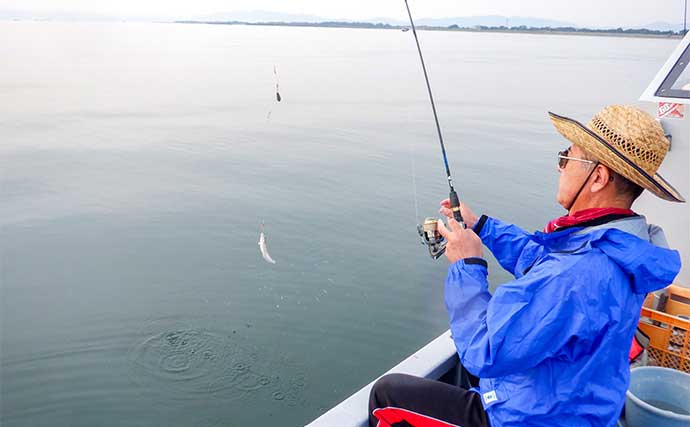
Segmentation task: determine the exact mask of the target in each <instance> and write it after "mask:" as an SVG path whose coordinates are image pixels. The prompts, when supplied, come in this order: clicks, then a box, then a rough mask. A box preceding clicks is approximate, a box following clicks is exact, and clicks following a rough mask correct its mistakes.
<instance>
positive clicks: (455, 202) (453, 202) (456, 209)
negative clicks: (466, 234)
mask: <svg viewBox="0 0 690 427" xmlns="http://www.w3.org/2000/svg"><path fill="white" fill-rule="evenodd" d="M450 209H451V210H452V211H453V218H454V219H455V220H456V221H457V222H459V223H460V226H461V227H462V228H467V225H466V224H465V221H464V220H463V219H462V214H461V213H460V199H458V193H456V192H455V189H453V188H451V190H450Z"/></svg>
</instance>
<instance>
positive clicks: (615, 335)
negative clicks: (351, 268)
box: [369, 106, 685, 427]
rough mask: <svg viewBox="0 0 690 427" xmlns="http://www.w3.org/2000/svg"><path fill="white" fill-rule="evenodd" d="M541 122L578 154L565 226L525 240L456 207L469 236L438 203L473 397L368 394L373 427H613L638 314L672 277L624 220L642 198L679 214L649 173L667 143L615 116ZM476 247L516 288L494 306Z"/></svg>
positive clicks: (654, 241)
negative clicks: (488, 255) (664, 203)
mask: <svg viewBox="0 0 690 427" xmlns="http://www.w3.org/2000/svg"><path fill="white" fill-rule="evenodd" d="M549 114H550V118H551V121H552V122H553V124H554V126H555V127H556V129H557V130H558V132H560V133H561V135H563V136H564V137H565V138H566V139H568V140H569V141H570V142H571V144H572V145H570V147H569V148H568V149H566V150H563V151H561V152H559V153H558V172H559V181H558V194H557V200H558V203H559V204H560V205H561V206H563V207H564V208H565V209H566V211H567V215H565V216H562V217H560V218H557V219H554V220H553V221H551V222H549V223H548V225H547V226H546V227H545V229H544V230H543V232H535V233H533V234H530V233H527V232H526V231H524V230H522V229H520V228H519V227H517V226H515V225H512V224H508V223H504V222H502V221H500V220H498V219H495V218H492V217H488V216H486V215H482V216H481V217H477V216H476V215H475V214H474V213H473V212H472V211H471V210H470V209H469V208H468V207H467V206H465V205H461V206H460V209H461V214H462V217H463V218H464V220H465V223H466V225H467V227H468V228H467V229H465V228H463V227H462V226H461V225H460V224H459V223H458V222H457V221H455V220H454V219H453V215H452V212H451V210H450V206H449V201H448V200H444V201H443V202H441V205H442V207H441V210H440V212H441V213H442V214H443V215H445V216H447V217H448V218H449V219H448V227H446V226H444V225H443V223H439V230H440V232H441V234H442V235H443V236H444V237H445V239H446V240H447V246H446V251H445V254H446V257H447V258H448V260H449V261H450V263H451V266H450V268H449V271H448V277H447V279H446V284H445V301H446V307H447V310H448V315H449V318H450V329H451V332H452V336H453V340H454V342H455V346H456V348H457V352H458V355H459V358H460V362H461V363H462V366H463V367H464V368H465V369H466V370H467V371H468V372H469V373H470V374H472V375H474V376H476V377H478V378H480V380H479V387H478V388H476V387H475V388H473V389H472V390H466V389H463V388H461V387H456V386H452V385H449V384H445V383H441V382H438V381H432V380H428V379H424V378H417V377H412V376H408V375H402V374H393V375H388V376H384V377H383V378H381V379H380V380H379V381H378V382H377V383H376V384H375V385H374V387H373V389H372V392H371V396H370V403H369V410H370V418H369V424H370V426H372V427H374V426H377V425H378V426H381V427H385V426H409V425H412V426H415V427H423V426H463V427H485V426H492V427H513V426H515V427H517V426H520V427H537V426H539V427H542V426H544V427H545V426H578V427H579V426H601V427H606V426H614V425H615V424H616V421H617V420H618V418H619V416H620V414H621V409H622V407H623V403H624V400H625V392H626V390H627V388H628V380H629V366H628V351H629V350H630V343H631V342H632V339H633V334H634V333H635V329H636V326H637V323H638V320H639V315H640V308H641V306H642V302H643V300H644V298H645V295H646V294H647V293H648V292H652V291H655V290H658V289H662V288H664V287H666V286H667V285H669V284H670V283H671V282H672V281H673V279H674V278H675V277H676V275H677V274H678V272H679V270H680V256H679V254H678V252H677V251H674V250H670V249H667V243H666V239H665V237H664V234H663V232H662V231H661V229H659V228H658V227H656V226H650V225H647V223H646V220H645V218H644V217H643V216H641V215H638V214H636V213H635V212H633V211H632V210H631V206H632V204H633V202H634V201H635V199H636V198H637V197H639V195H640V193H642V191H643V190H648V191H650V192H652V193H653V194H654V195H656V196H658V197H660V198H662V199H664V200H668V201H673V202H684V201H685V200H684V199H683V197H682V196H681V195H680V194H679V193H678V192H677V191H676V190H675V189H674V188H673V187H672V186H671V185H670V184H669V183H667V182H666V181H665V180H664V179H663V178H662V177H661V176H659V175H658V174H657V173H656V172H657V170H658V168H659V166H660V165H661V162H662V161H663V159H664V157H665V155H666V153H667V151H668V149H669V142H668V140H667V138H666V137H665V135H664V132H663V129H662V128H661V126H660V125H659V123H657V122H656V121H655V120H654V119H653V118H652V117H651V116H649V115H648V114H646V113H644V112H643V111H641V110H639V109H637V108H635V107H631V106H609V107H606V108H604V109H603V110H602V111H600V112H599V113H598V114H597V115H595V116H594V118H593V119H592V120H591V121H590V122H589V123H588V124H587V126H585V125H583V124H581V123H579V122H577V121H575V120H573V119H570V118H567V117H563V116H559V115H557V114H553V113H549ZM482 243H483V244H484V245H485V246H486V247H487V248H488V249H489V250H490V251H491V252H492V253H493V254H494V256H495V257H496V259H497V260H498V262H499V263H500V264H501V266H502V267H503V268H505V269H506V270H507V271H509V272H510V273H511V274H513V275H514V276H515V280H513V281H510V282H508V283H505V284H503V285H501V286H499V287H498V288H497V289H496V291H495V292H494V294H493V295H492V294H490V293H489V291H488V282H487V263H486V261H485V260H484V259H483V257H482V255H483V252H482Z"/></svg>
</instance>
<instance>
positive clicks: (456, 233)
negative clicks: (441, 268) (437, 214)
mask: <svg viewBox="0 0 690 427" xmlns="http://www.w3.org/2000/svg"><path fill="white" fill-rule="evenodd" d="M475 221H476V218H475ZM468 225H469V224H468ZM448 226H449V227H450V229H448V228H446V226H445V225H444V224H443V221H441V220H439V221H438V231H439V233H441V236H443V237H445V238H446V241H447V243H446V258H448V260H449V261H450V263H451V264H454V263H455V262H456V261H457V260H460V259H463V258H471V257H479V258H481V257H482V255H483V249H482V241H481V239H480V238H479V236H477V234H475V232H474V231H472V229H471V228H462V227H461V226H460V224H459V223H458V222H457V221H456V220H454V219H453V218H450V219H448Z"/></svg>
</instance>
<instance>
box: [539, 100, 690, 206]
mask: <svg viewBox="0 0 690 427" xmlns="http://www.w3.org/2000/svg"><path fill="white" fill-rule="evenodd" d="M549 116H550V118H551V121H552V122H553V125H554V126H555V127H556V130H558V132H560V133H561V135H563V136H564V137H565V138H566V139H568V140H570V141H571V142H572V143H573V144H575V145H577V146H578V147H580V148H581V149H583V150H584V151H586V152H587V153H589V154H591V155H592V156H594V158H596V159H597V160H599V161H600V162H601V163H602V164H604V165H606V166H608V167H609V168H611V169H613V170H614V171H615V172H617V173H619V174H620V175H623V176H624V177H626V178H628V179H629V180H630V181H632V182H634V183H635V184H637V185H639V186H641V187H642V188H644V189H646V190H649V191H651V192H652V193H654V194H655V195H656V196H658V197H661V198H662V199H664V200H669V201H672V202H684V201H685V199H684V198H683V196H681V195H680V193H678V191H676V189H675V188H673V186H671V184H669V183H668V182H666V180H664V179H663V178H662V177H661V176H660V175H659V174H657V173H656V171H657V170H658V169H659V166H660V165H661V162H662V161H663V160H664V157H665V156H666V153H667V152H668V149H669V146H670V144H669V141H668V139H667V138H666V136H665V135H664V130H663V128H662V127H661V125H660V124H659V123H658V122H657V121H656V120H654V119H653V118H652V116H650V115H649V114H647V113H645V112H644V111H642V110H640V109H638V108H635V107H633V106H630V105H610V106H608V107H606V108H604V109H603V110H601V111H600V112H599V113H597V114H596V115H595V116H594V117H593V118H592V120H590V122H589V123H588V124H587V126H584V125H582V123H580V122H578V121H576V120H573V119H570V118H568V117H563V116H559V115H558V114H554V113H552V112H549Z"/></svg>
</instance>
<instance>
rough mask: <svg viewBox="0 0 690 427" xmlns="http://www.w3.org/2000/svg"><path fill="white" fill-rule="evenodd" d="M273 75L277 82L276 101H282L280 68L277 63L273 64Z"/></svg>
mask: <svg viewBox="0 0 690 427" xmlns="http://www.w3.org/2000/svg"><path fill="white" fill-rule="evenodd" d="M273 77H274V78H275V82H276V101H278V102H280V101H282V100H283V98H282V97H281V96H280V87H279V85H278V68H277V67H276V66H275V65H274V66H273Z"/></svg>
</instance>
